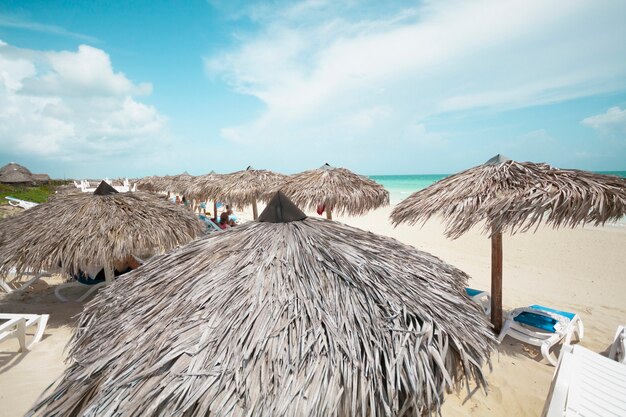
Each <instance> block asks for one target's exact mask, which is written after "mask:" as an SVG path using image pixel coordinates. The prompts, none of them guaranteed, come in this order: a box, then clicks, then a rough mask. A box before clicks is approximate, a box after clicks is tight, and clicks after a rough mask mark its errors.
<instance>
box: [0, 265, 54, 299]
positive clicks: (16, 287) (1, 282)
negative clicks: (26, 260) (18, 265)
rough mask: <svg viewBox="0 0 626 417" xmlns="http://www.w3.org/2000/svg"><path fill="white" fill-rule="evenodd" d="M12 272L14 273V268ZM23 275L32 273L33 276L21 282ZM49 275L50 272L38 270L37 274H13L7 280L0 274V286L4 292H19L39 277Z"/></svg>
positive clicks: (26, 273) (28, 273)
mask: <svg viewBox="0 0 626 417" xmlns="http://www.w3.org/2000/svg"><path fill="white" fill-rule="evenodd" d="M12 273H13V274H14V273H15V270H13V272H12ZM24 275H32V276H33V277H32V278H31V279H29V280H28V281H26V282H22V281H21V278H22V277H23V276H24ZM49 276H50V274H49V273H47V272H40V273H37V274H35V273H31V272H25V273H23V274H22V275H20V276H14V278H13V279H11V280H7V277H2V276H0V288H1V289H2V290H4V292H6V293H7V294H11V293H20V292H22V291H25V290H26V289H27V288H28V287H30V286H31V285H33V284H34V283H35V282H36V281H38V280H39V279H40V278H41V277H49Z"/></svg>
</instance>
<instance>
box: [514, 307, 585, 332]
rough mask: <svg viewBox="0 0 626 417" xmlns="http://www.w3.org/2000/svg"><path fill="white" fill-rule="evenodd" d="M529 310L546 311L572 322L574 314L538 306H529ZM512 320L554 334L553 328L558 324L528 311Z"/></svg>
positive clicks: (551, 319) (549, 318) (553, 320)
mask: <svg viewBox="0 0 626 417" xmlns="http://www.w3.org/2000/svg"><path fill="white" fill-rule="evenodd" d="M530 308H532V309H535V310H543V311H548V312H550V313H555V314H558V315H560V316H563V317H567V318H568V319H570V320H572V319H573V318H574V316H575V314H574V313H568V312H566V311H559V310H554V309H552V308H548V307H543V306H540V305H532V306H530ZM513 320H515V321H517V322H519V323H523V324H526V325H528V326H532V327H536V328H538V329H542V330H545V331H548V332H550V333H555V332H556V329H555V328H554V326H555V325H556V324H557V323H558V321H557V320H555V319H553V318H551V317H547V316H542V315H540V314H535V313H531V312H529V311H524V312H523V313H520V314H518V315H517V316H516V317H515V318H514V319H513Z"/></svg>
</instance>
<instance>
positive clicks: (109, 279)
mask: <svg viewBox="0 0 626 417" xmlns="http://www.w3.org/2000/svg"><path fill="white" fill-rule="evenodd" d="M114 279H115V273H114V272H113V268H111V267H110V266H105V267H104V282H106V285H109V284H112V283H113V280H114Z"/></svg>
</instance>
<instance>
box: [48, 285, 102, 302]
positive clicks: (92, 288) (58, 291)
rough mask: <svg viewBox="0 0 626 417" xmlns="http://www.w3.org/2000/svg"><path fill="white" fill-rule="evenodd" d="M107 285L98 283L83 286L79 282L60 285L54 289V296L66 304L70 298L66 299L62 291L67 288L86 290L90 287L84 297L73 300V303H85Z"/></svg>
mask: <svg viewBox="0 0 626 417" xmlns="http://www.w3.org/2000/svg"><path fill="white" fill-rule="evenodd" d="M105 285H106V282H98V283H97V284H93V285H87V284H83V283H81V282H78V281H75V280H73V281H71V282H66V283H64V284H59V285H57V286H56V288H55V289H54V295H55V296H56V297H57V298H58V299H59V300H61V301H63V302H64V303H66V302H68V301H70V299H69V298H67V297H65V296H64V295H63V294H61V290H65V289H67V288H85V287H89V289H88V290H87V291H85V293H84V294H83V295H81V296H80V297H78V298H77V299H75V300H71V301H79V302H82V301H85V300H86V299H87V297H89V296H90V295H91V294H93V293H94V292H95V291H97V290H98V289H99V288H100V287H104V286H105Z"/></svg>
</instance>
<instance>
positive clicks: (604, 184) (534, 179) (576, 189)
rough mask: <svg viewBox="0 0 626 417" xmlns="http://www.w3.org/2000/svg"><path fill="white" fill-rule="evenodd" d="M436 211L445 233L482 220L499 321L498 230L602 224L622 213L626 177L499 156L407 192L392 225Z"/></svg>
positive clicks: (625, 209) (625, 206)
mask: <svg viewBox="0 0 626 417" xmlns="http://www.w3.org/2000/svg"><path fill="white" fill-rule="evenodd" d="M436 214H439V215H441V217H442V218H443V221H444V224H445V227H446V229H445V233H446V235H447V236H448V237H452V238H457V237H459V236H461V235H462V234H463V233H465V232H466V231H468V230H469V229H470V228H471V227H473V226H475V225H477V224H482V225H483V227H484V230H485V231H486V232H487V233H489V235H490V236H491V239H492V284H491V285H492V287H491V291H492V309H491V311H492V322H493V324H494V326H495V327H496V330H500V328H501V326H502V233H503V232H510V233H511V234H513V233H515V232H518V231H526V230H528V229H529V228H532V227H533V226H538V225H539V224H540V223H541V222H544V223H546V224H548V225H551V226H554V227H560V226H569V227H574V226H577V225H579V224H584V223H593V224H595V225H601V224H604V223H605V222H607V221H611V220H617V219H619V218H620V217H622V216H624V215H626V179H624V178H619V177H615V176H612V175H601V174H595V173H591V172H586V171H579V170H569V169H558V168H554V167H551V166H550V165H547V164H537V163H532V162H516V161H513V160H510V159H508V158H506V157H504V156H502V155H497V156H495V157H493V158H491V159H490V160H489V161H487V162H486V163H484V164H483V165H479V166H477V167H474V168H471V169H468V170H466V171H463V172H460V173H458V174H455V175H452V176H449V177H446V178H444V179H442V180H440V181H438V182H436V183H435V184H433V185H431V186H430V187H427V188H425V189H423V190H420V191H417V192H416V193H414V194H412V195H411V196H409V197H408V198H407V199H405V200H404V201H402V202H401V203H399V204H398V205H397V206H396V207H395V208H394V209H393V211H392V213H391V220H392V222H393V223H394V224H396V225H397V224H400V223H408V224H415V223H417V222H419V221H423V222H425V221H426V220H428V219H429V218H430V217H432V216H434V215H436Z"/></svg>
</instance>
